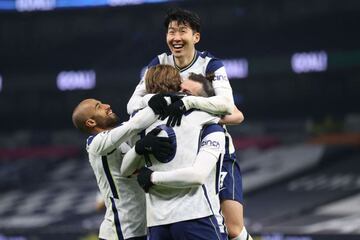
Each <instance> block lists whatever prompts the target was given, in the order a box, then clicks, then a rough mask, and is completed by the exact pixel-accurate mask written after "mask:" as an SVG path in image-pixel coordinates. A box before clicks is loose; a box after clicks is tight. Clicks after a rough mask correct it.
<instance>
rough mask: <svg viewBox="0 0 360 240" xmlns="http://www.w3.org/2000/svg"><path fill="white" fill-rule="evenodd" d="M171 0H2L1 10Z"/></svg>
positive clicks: (166, 0) (101, 5)
mask: <svg viewBox="0 0 360 240" xmlns="http://www.w3.org/2000/svg"><path fill="white" fill-rule="evenodd" d="M171 1H175V0H0V10H16V11H19V12H27V11H48V10H54V9H56V8H86V7H104V6H110V7H116V6H125V5H140V4H152V3H163V2H171Z"/></svg>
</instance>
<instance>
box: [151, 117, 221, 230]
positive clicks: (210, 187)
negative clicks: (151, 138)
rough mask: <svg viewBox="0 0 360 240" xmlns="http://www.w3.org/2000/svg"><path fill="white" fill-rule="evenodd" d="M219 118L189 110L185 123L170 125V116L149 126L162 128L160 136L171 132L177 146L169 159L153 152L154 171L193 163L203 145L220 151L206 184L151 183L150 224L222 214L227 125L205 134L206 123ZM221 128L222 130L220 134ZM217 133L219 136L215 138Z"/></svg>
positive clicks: (189, 165)
mask: <svg viewBox="0 0 360 240" xmlns="http://www.w3.org/2000/svg"><path fill="white" fill-rule="evenodd" d="M218 121H219V118H218V117H215V116H213V115H210V114H208V113H206V112H202V111H189V112H188V113H187V114H185V115H184V116H183V118H182V123H181V126H175V127H167V126H166V120H164V121H157V122H156V123H154V124H152V125H151V126H150V127H149V128H147V130H146V131H147V132H149V131H151V130H152V129H154V128H156V127H157V128H160V129H162V130H163V131H161V132H160V134H159V136H168V137H169V138H170V140H171V144H172V145H173V146H174V147H175V149H176V151H175V152H174V153H173V154H172V155H171V156H168V157H167V158H166V159H160V160H157V159H155V158H154V157H153V156H152V155H150V156H149V158H150V162H151V165H148V167H149V168H150V169H151V170H153V171H170V170H176V169H179V168H186V167H191V166H192V165H193V163H194V161H195V159H196V156H197V154H198V152H199V151H201V148H208V151H215V152H216V153H217V154H218V153H219V152H220V154H219V156H220V159H219V160H218V163H217V166H216V167H215V168H214V169H213V170H212V172H211V174H210V175H209V176H208V178H207V180H206V183H205V184H204V185H202V186H200V187H199V186H197V187H189V188H173V187H165V186H160V185H154V186H153V187H151V189H150V192H149V194H147V195H146V200H147V201H146V204H147V225H148V226H149V227H151V226H158V225H164V224H170V223H175V222H180V221H185V220H190V219H197V218H202V217H206V216H210V215H213V214H214V215H219V211H220V204H219V198H218V195H217V193H218V188H219V174H220V169H221V164H222V157H223V155H224V152H225V135H224V132H223V129H222V128H221V127H220V126H219V125H217V124H216V126H217V128H216V129H217V130H218V132H217V134H214V133H212V132H211V131H207V132H206V133H205V134H202V133H203V128H204V126H205V125H206V124H214V123H217V122H218ZM219 128H220V130H221V131H222V132H220V134H219ZM214 129H215V128H214ZM214 136H215V139H212V138H214ZM219 136H220V137H219ZM219 138H220V139H219ZM214 145H215V147H214ZM214 154H215V153H214ZM219 217H221V216H219ZM221 221H222V220H221ZM221 221H219V222H221Z"/></svg>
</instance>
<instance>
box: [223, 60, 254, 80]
mask: <svg viewBox="0 0 360 240" xmlns="http://www.w3.org/2000/svg"><path fill="white" fill-rule="evenodd" d="M222 62H223V64H224V66H225V69H226V73H227V76H228V78H246V77H247V76H248V73H249V67H248V66H249V65H248V61H247V60H246V59H245V58H239V59H225V60H223V61H222Z"/></svg>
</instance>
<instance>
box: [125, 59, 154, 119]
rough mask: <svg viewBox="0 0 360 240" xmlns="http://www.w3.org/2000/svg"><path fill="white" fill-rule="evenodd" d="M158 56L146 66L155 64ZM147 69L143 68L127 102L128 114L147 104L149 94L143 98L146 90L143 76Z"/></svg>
mask: <svg viewBox="0 0 360 240" xmlns="http://www.w3.org/2000/svg"><path fill="white" fill-rule="evenodd" d="M159 63H160V62H159V58H158V57H155V58H154V59H153V60H152V61H151V62H150V63H149V65H148V68H149V67H151V66H155V65H157V64H159ZM146 72H147V69H146V70H145V73H144V75H143V76H142V78H141V80H140V82H139V84H138V85H137V86H136V88H135V90H134V92H133V94H132V96H131V98H130V100H129V102H128V104H127V112H128V114H130V115H131V114H132V113H133V112H134V111H136V110H138V109H142V108H144V107H146V106H147V102H148V101H149V99H150V97H151V96H148V97H145V98H143V97H144V96H145V95H146V94H147V92H146V87H145V76H146Z"/></svg>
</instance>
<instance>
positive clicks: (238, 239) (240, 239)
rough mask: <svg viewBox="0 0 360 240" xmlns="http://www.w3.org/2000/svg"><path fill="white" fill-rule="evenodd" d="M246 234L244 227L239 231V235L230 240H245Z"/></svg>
mask: <svg viewBox="0 0 360 240" xmlns="http://www.w3.org/2000/svg"><path fill="white" fill-rule="evenodd" d="M247 236H248V232H247V231H246V228H245V226H244V227H243V229H242V230H241V233H240V234H239V235H238V236H237V237H234V238H232V239H231V240H247Z"/></svg>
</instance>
